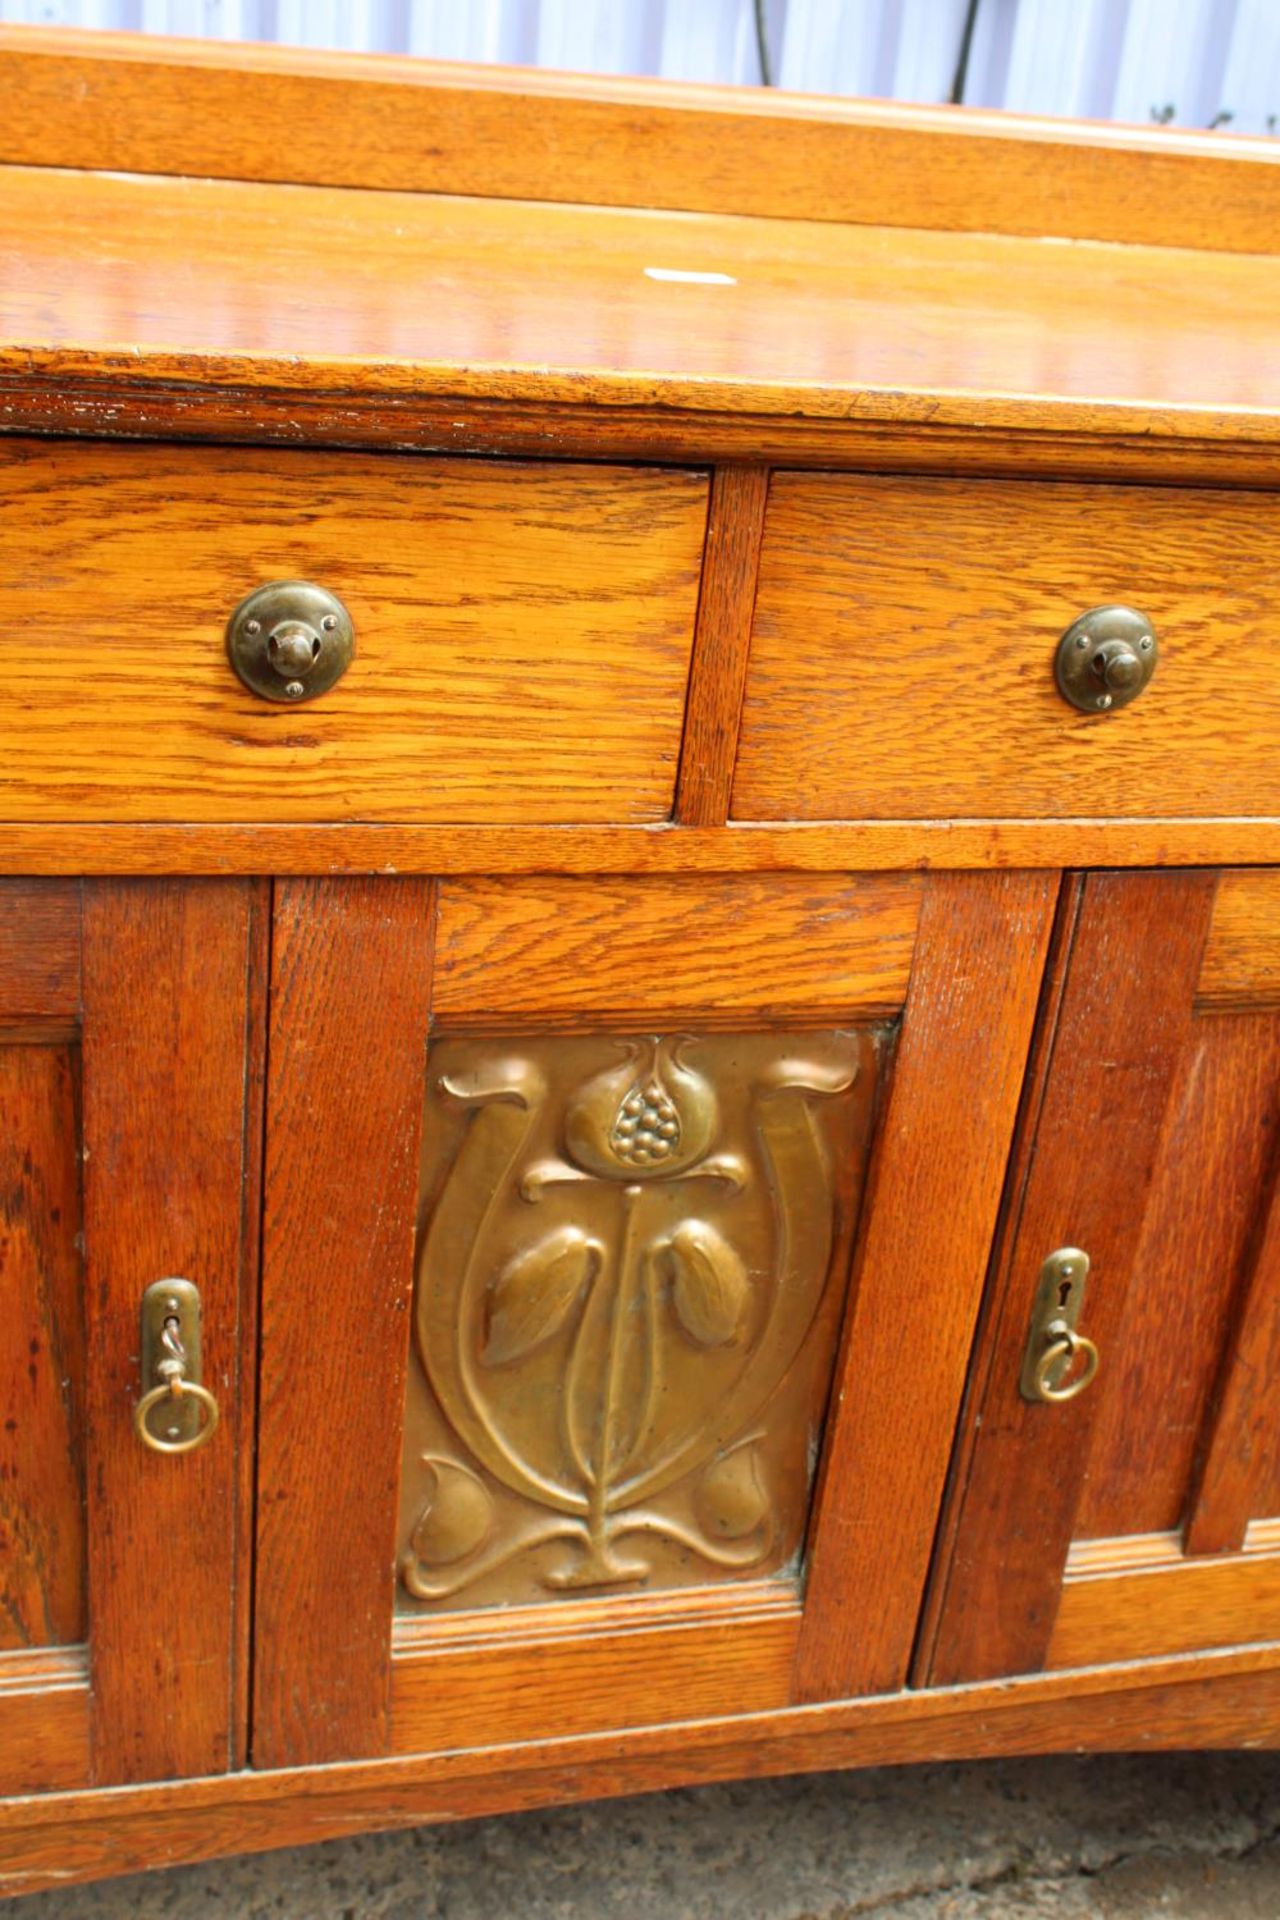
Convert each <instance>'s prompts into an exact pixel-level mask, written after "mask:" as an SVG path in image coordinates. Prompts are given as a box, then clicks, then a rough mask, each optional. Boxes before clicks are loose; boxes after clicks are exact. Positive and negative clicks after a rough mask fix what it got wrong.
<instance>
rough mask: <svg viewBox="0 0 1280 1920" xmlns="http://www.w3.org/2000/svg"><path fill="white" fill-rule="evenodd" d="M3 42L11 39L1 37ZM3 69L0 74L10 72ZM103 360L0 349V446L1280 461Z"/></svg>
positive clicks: (1061, 437) (1029, 468)
mask: <svg viewBox="0 0 1280 1920" xmlns="http://www.w3.org/2000/svg"><path fill="white" fill-rule="evenodd" d="M2 32H3V29H0V33H2ZM2 71H3V62H2V61H0V72H2ZM139 368H140V362H139V360H138V357H137V356H136V355H130V356H128V364H127V365H126V364H125V363H124V357H123V356H120V357H119V360H118V363H116V362H112V363H110V364H104V363H103V362H102V361H101V359H100V358H99V357H98V356H96V355H95V354H93V353H92V352H86V353H83V354H75V353H72V352H70V351H69V350H67V349H62V348H50V349H46V350H45V351H44V352H43V353H41V354H39V355H35V354H33V353H32V352H31V351H30V350H29V349H27V348H22V349H0V433H16V434H30V433H57V434H67V435H90V436H101V435H118V434H128V435H136V436H138V437H140V438H144V439H166V440H183V439H197V440H207V441H210V442H213V443H227V442H231V443H240V442H243V441H246V440H252V441H255V442H256V441H261V442H264V443H266V442H273V443H276V444H280V445H286V446H298V445H303V446H310V445H316V446H326V447H380V448H385V449H389V450H392V451H395V452H401V453H409V452H415V453H442V454H444V453H454V454H511V455H521V454H529V455H534V456H536V457H539V458H554V459H562V460H563V459H587V460H606V459H608V460H665V461H686V462H688V461H691V462H694V463H696V464H699V465H701V464H703V463H704V462H706V461H715V460H723V461H731V460H749V461H752V462H760V461H771V462H773V463H775V464H777V465H786V466H791V467H823V468H846V469H854V468H856V469H857V470H858V471H860V472H867V473H872V472H887V473H926V472H938V473H945V474H956V473H974V474H996V475H1005V474H1030V475H1036V476H1039V477H1041V478H1047V479H1071V478H1076V479H1097V480H1106V481H1126V480H1132V481H1139V482H1141V483H1143V484H1144V485H1148V486H1150V485H1155V484H1165V485H1171V486H1218V487H1253V488H1272V487H1275V486H1276V485H1277V483H1280V444H1277V438H1276V434H1275V431H1274V422H1273V421H1272V420H1271V418H1270V417H1269V416H1267V415H1265V414H1256V415H1252V416H1248V417H1246V416H1243V415H1241V414H1240V413H1238V412H1237V413H1231V414H1223V415H1218V416H1213V417H1206V416H1205V415H1204V414H1203V413H1202V412H1200V411H1198V410H1191V411H1188V412H1186V413H1178V412H1170V411H1169V410H1168V409H1162V408H1155V409H1153V408H1143V407H1140V406H1133V405H1121V404H1111V403H1102V404H1097V405H1090V404H1088V403H1085V402H1077V401H1073V400H1067V399H1053V400H1048V401H1046V400H1039V399H1036V400H1022V399H1018V398H1014V399H1013V400H1008V401H1006V400H1005V399H1003V398H994V399H993V398H991V397H989V396H987V397H983V396H979V395H974V394H964V395H958V396H947V395H939V394H936V393H928V392H924V393H919V394H911V393H908V394H887V393H883V392H876V393H870V392H869V393H867V394H866V395H863V396H862V397H861V400H860V404H859V408H858V411H857V412H856V413H850V412H849V411H848V409H847V408H846V409H845V410H844V411H843V412H842V413H840V414H839V415H838V416H833V417H830V418H816V417H809V418H801V417H799V416H798V415H794V414H788V415H787V416H786V417H785V418H783V417H779V416H778V415H777V414H762V413H758V412H751V411H744V410H743V409H742V407H741V405H736V406H729V405H722V406H720V407H718V408H717V407H709V408H706V409H700V410H696V411H695V410H694V409H692V408H679V407H672V406H663V407H656V406H622V405H616V404H605V403H604V402H603V401H601V402H597V403H592V404H579V405H574V404H571V403H568V402H564V401H553V400H550V399H539V400H534V401H527V400H526V401H516V400H512V399H494V398H493V397H492V395H491V394H490V395H489V396H488V397H486V396H485V395H484V393H483V392H476V393H470V394H467V395H465V396H457V395H454V394H452V393H444V394H424V393H422V392H421V391H417V392H397V393H393V394H386V393H378V392H374V391H370V390H368V389H367V388H363V389H353V388H351V387H350V385H349V378H350V370H349V369H344V371H343V379H342V382H341V384H339V385H334V384H333V382H332V380H331V379H328V378H326V377H321V379H320V380H319V382H318V384H313V385H312V386H311V387H302V386H297V387H287V388H286V387H281V386H279V385H277V384H275V383H274V381H273V380H272V379H270V378H267V379H265V380H257V381H254V382H252V383H251V384H250V383H247V382H246V381H245V379H244V376H243V370H241V373H240V377H239V379H238V381H237V382H236V383H235V384H228V383H227V382H226V381H225V380H224V379H223V378H222V377H221V374H220V372H219V370H218V369H215V368H214V367H211V366H209V365H208V364H207V363H204V362H200V363H193V364H188V365H187V366H186V368H185V372H184V373H183V374H182V375H180V376H177V375H173V374H172V373H170V374H168V375H166V374H164V373H163V372H162V370H161V369H160V368H159V367H158V366H153V367H152V368H151V369H150V370H149V372H147V373H146V374H142V373H140V371H139Z"/></svg>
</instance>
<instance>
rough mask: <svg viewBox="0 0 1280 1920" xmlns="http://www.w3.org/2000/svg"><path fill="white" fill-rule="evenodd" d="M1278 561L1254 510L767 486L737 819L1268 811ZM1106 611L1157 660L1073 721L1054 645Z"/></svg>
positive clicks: (1277, 704)
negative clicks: (1144, 630)
mask: <svg viewBox="0 0 1280 1920" xmlns="http://www.w3.org/2000/svg"><path fill="white" fill-rule="evenodd" d="M1278 564H1280V511H1278V510H1277V507H1276V503H1275V500H1274V499H1273V498H1272V497H1270V496H1263V495H1249V494H1212V493H1196V492H1190V491H1187V492H1183V491H1175V490H1169V489H1161V490H1150V489H1143V488H1139V487H1098V488H1084V487H1075V486H1069V485H1042V486H1016V485H1012V484H1009V483H1005V482H996V481H992V482H988V483H985V484H984V483H981V482H956V481H947V480H931V479H918V480H896V479H895V480H890V479H876V478H871V477H868V478H851V477H847V476H840V477H836V476H831V475H827V476H822V477H818V476H812V475H793V474H778V475H775V477H774V480H773V483H772V486H771V488H770V493H769V509H768V515H767V518H766V524H765V541H764V550H763V553H762V556H761V563H760V581H759V589H758V593H757V599H756V620H755V633H754V637H753V640H752V649H751V665H750V669H749V672H748V677H747V693H746V700H745V704H744V707H743V717H742V736H741V744H740V749H739V755H738V765H737V771H736V774H735V777H734V791H733V809H732V810H733V817H734V818H735V819H743V820H750V819H757V820H781V819H788V818H791V817H793V816H795V817H800V818H803V819H810V820H822V819H837V818H845V819H858V818H865V817H870V818H875V819H898V818H909V817H916V816H920V815H929V814H940V815H947V816H955V815H959V816H963V817H974V816H984V815H996V816H1003V815H1014V816H1017V815H1022V816H1024V817H1033V816H1038V815H1043V814H1061V813H1067V814H1072V813H1079V814H1087V815H1091V816H1099V815H1100V816H1103V817H1107V816H1112V815H1131V814H1135V813H1147V812H1150V813H1153V814H1165V815H1173V816H1175V817H1176V816H1178V815H1182V814H1186V815H1199V814H1219V815H1221V814H1230V813H1238V814H1241V815H1247V816H1254V817H1256V816H1257V815H1258V814H1266V813H1269V812H1271V811H1272V810H1273V809H1274V808H1275V807H1276V806H1277V805H1278V804H1280V775H1278V774H1277V772H1276V768H1277V765H1278V764H1280V763H1278V762H1277V759H1276V756H1275V754H1274V753H1273V752H1272V750H1271V743H1272V742H1273V741H1275V740H1277V739H1280V673H1278V674H1270V673H1268V671H1267V669H1266V668H1265V667H1262V662H1263V661H1265V660H1267V659H1269V658H1270V657H1271V654H1272V652H1273V650H1274V651H1276V652H1277V656H1278V658H1280V639H1278V638H1277V634H1276V627H1275V622H1274V620H1273V618H1272V584H1271V583H1272V580H1273V577H1274V573H1275V569H1276V566H1277V565H1278ZM1116 602H1119V603H1123V604H1126V605H1131V606H1134V607H1137V608H1139V609H1140V610H1141V611H1142V612H1143V613H1144V614H1145V615H1146V616H1147V618H1148V619H1149V620H1151V622H1152V623H1153V625H1154V629H1155V632H1156V635H1157V638H1158V641H1159V646H1160V660H1159V665H1158V667H1157V668H1156V672H1155V676H1154V678H1153V679H1152V681H1151V684H1150V685H1149V686H1148V687H1147V689H1146V690H1145V692H1144V693H1143V694H1142V696H1141V698H1140V699H1138V700H1137V701H1136V702H1135V704H1134V705H1132V706H1130V707H1127V708H1125V709H1124V710H1123V711H1120V712H1116V713H1112V714H1104V715H1098V714H1086V713H1082V712H1079V711H1078V710H1077V709H1076V708H1074V707H1072V706H1071V705H1070V704H1069V703H1068V702H1067V701H1065V700H1064V699H1063V698H1062V696H1061V695H1060V694H1059V692H1058V690H1057V687H1056V685H1055V682H1054V658H1055V654H1056V650H1057V645H1058V641H1059V639H1060V637H1061V635H1062V633H1063V632H1064V631H1065V629H1066V628H1067V627H1068V626H1070V624H1071V622H1072V621H1073V620H1074V619H1075V618H1076V617H1077V615H1079V614H1081V613H1083V612H1085V611H1086V610H1087V609H1089V608H1090V607H1095V606H1101V605H1108V604H1112V603H1116ZM1244 654H1247V655H1248V657H1249V658H1250V659H1251V660H1252V661H1254V662H1256V663H1257V665H1258V666H1259V667H1261V668H1262V678H1260V679H1259V678H1258V677H1256V676H1255V675H1254V674H1253V673H1249V674H1244V673H1241V672H1240V670H1239V661H1240V659H1241V657H1242V656H1243V655H1244Z"/></svg>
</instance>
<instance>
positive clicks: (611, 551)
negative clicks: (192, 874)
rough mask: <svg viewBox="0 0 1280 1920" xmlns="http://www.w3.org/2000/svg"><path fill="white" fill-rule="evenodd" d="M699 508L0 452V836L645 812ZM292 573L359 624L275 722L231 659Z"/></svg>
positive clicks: (671, 714) (254, 467)
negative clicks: (63, 830)
mask: <svg viewBox="0 0 1280 1920" xmlns="http://www.w3.org/2000/svg"><path fill="white" fill-rule="evenodd" d="M706 498H707V482H706V476H705V475H702V474H697V473H684V472H667V471H661V470H657V469H610V468H596V467H571V466H560V465H552V464H549V463H548V464H546V465H519V466H516V465H508V464H499V463H492V464H490V463H481V462H467V461H451V460H441V461H437V460H431V459H427V458H422V457H413V456H403V457H402V456H385V457H380V456H367V455H354V454H335V453H322V452H312V451H306V452H301V451H299V452H294V451H249V450H242V449H213V448H206V447H189V448H188V447H163V446H117V445H100V444H91V443H86V444H76V443H64V444H58V443H11V444H10V445H8V446H7V447H5V448H4V449H3V450H2V451H0V511H2V513H3V523H4V527H5V565H4V569H3V577H2V578H0V819H7V820H11V821H19V820H23V821H36V820H68V819H85V820H121V821H124V820H175V819H179V820H192V821H233V820H236V821H260V820H269V821H323V820H374V821H378V820H386V821H406V822H426V823H433V822H435V823H447V822H451V821H457V822H468V821H475V822H539V821H549V822H554V821H650V820H659V819H662V818H664V817H665V816H666V815H667V814H668V813H669V812H670V808H671V802H672V795H673V791H674V783H675V771H676V764H677V759H678V755H679V747H680V729H681V722H682V717H683V709H684V697H685V686H686V681H687V677H688V667H689V653H690V647H691V641H692V633H693V621H694V613H695V608H696V601H697V588H698V570H699V564H700V559H701V549H702V539H703V531H704V526H705V520H706ZM287 579H305V580H311V581H314V582H316V583H317V584H319V585H321V586H323V587H326V588H328V589H329V591H330V592H332V593H334V594H336V595H337V596H338V598H339V599H340V600H341V601H342V602H343V603H344V605H345V606H346V607H347V609H348V611H349V613H350V615H351V618H352V621H353V623H354V627H355V635H356V655H355V659H354V660H353V662H352V664H351V666H350V667H349V668H348V670H347V672H346V673H345V675H344V676H343V678H342V679H341V680H340V681H339V682H338V684H337V685H336V686H334V687H333V688H331V690H330V691H328V692H327V693H325V694H323V695H321V696H320V697H319V698H317V699H315V700H312V701H308V702H306V704H305V705H304V706H300V707H297V708H293V709H290V708H289V707H288V706H285V705H281V704H277V703H275V702H272V701H268V700H265V699H262V698H260V697H259V696H258V695H256V694H253V693H251V692H249V691H248V689H247V688H245V687H244V686H242V685H241V683H240V681H239V680H238V679H237V677H236V675H235V674H234V673H233V672H232V670H231V667H230V665H229V664H228V660H227V656H226V651H225V645H224V632H225V626H226V621H227V617H228V615H229V614H230V613H231V611H232V609H233V608H234V607H235V606H236V605H237V603H238V602H239V601H240V600H241V599H242V598H243V597H244V596H245V595H246V594H247V593H249V592H251V591H252V590H253V589H255V588H256V587H259V586H262V585H264V584H266V583H267V582H270V581H274V580H287Z"/></svg>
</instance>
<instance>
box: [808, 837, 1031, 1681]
mask: <svg viewBox="0 0 1280 1920" xmlns="http://www.w3.org/2000/svg"><path fill="white" fill-rule="evenodd" d="M1057 889H1058V875H1057V874H1056V873H1052V872H1041V873H979V874H930V875H929V877H928V879H927V880H926V883H925V892H924V899H923V903H922V908H921V914H920V925H919V932H918V935H917V942H916V951H915V960H914V964H913V967H912V973H911V981H910V985H909V988H908V991H907V1003H906V1008H905V1011H904V1014H903V1024H902V1033H901V1036H900V1039H899V1043H898V1053H897V1058H896V1060H895V1062H894V1070H893V1081H892V1086H891V1089H890V1094H889V1106H888V1110H887V1112H886V1114H885V1117H884V1120H883V1122H882V1124H881V1128H880V1133H879V1138H878V1140H877V1144H876V1150H875V1156H874V1159H873V1162H872V1167H871V1174H870V1179H869V1181H868V1188H867V1195H866V1198H865V1200H864V1203H863V1210H862V1217H863V1220H864V1221H865V1223H866V1224H865V1227H864V1230H863V1232H862V1236H861V1245H860V1250H859V1257H858V1266H857V1270H856V1272H855V1274H854V1286H853V1293H852V1316H851V1320H850V1324H849V1330H848V1334H847V1336H846V1340H845V1346H844V1351H843V1353H842V1354H841V1357H840V1360H839V1363H838V1367H837V1373H836V1384H835V1391H834V1396H833V1401H832V1410H831V1414H830V1417H829V1425H828V1437H827V1444H826V1448H825V1450H824V1458H823V1468H822V1479H821V1483H820V1485H819V1488H818V1498H817V1504H816V1511H815V1523H814V1529H813V1536H812V1546H811V1549H810V1558H809V1577H808V1581H807V1584H806V1590H805V1605H804V1622H803V1625H802V1628H801V1633H800V1643H799V1647H798V1650H797V1655H796V1676H795V1696H796V1698H797V1699H799V1700H821V1699H832V1698H841V1697H846V1696H849V1695H852V1694H859V1693H886V1692H890V1691H892V1690H894V1689H896V1688H898V1687H901V1686H902V1685H903V1684H904V1682H905V1680H906V1676H907V1668H908V1664H909V1662H910V1658H911V1649H912V1643H913V1640H914V1636H915V1630H916V1621H917V1617H918V1615H919V1612H920V1605H921V1600H922V1597H923V1594H924V1589H925V1582H926V1579H927V1577H928V1571H929V1560H930V1554H931V1551H932V1547H933V1539H934V1530H935V1527H936V1524H937V1517H938V1508H939V1505H940V1503H941V1499H942V1492H943V1486H944V1483H945V1481H946V1475H947V1464H948V1461H949V1459H950V1455H951V1445H952V1439H953V1435H954V1430H955V1424H956V1418H957V1415H958V1412H959V1408H960V1401H961V1395H962V1393H963V1389H964V1380H965V1371H966V1367H967V1365H968V1360H969V1351H970V1346H971V1343H972V1339H973V1329H974V1325H975V1323H976V1319H977V1314H978V1307H979V1302H980V1300H981V1295H982V1285H983V1280H984V1278H985V1275H986V1270H987V1259H988V1254H989V1251H990V1245H991V1238H992V1234H993V1232H994V1229H995V1222H996V1215H997V1211H998V1208H999V1205H1000V1197H1001V1192H1002V1189H1003V1184H1004V1175H1005V1165H1006V1160H1007V1156H1008V1151H1009V1143H1010V1139H1011V1136H1012V1132H1013V1124H1014V1119H1015V1116H1016V1114H1017V1110H1018V1100H1019V1096H1020V1093H1021V1090H1022V1084H1023V1074H1024V1072H1025V1068H1026V1061H1027V1054H1028V1050H1029V1047H1030V1042H1031V1033H1032V1027H1033V1024H1034V1021H1035V1015H1036V1005H1037V1000H1038V996H1039V991H1040V979H1041V974H1042V972H1043V969H1044V963H1045V956H1046V954H1047V952H1048V947H1049V939H1050V934H1051V931H1052V927H1053V916H1054V902H1055V899H1056V895H1057Z"/></svg>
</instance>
